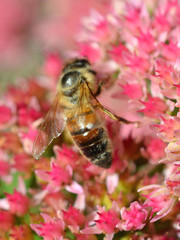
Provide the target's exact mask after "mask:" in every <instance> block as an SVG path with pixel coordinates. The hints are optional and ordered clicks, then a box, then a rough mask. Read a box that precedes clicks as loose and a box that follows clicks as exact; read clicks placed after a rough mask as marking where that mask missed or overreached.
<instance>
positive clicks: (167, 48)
mask: <svg viewBox="0 0 180 240" xmlns="http://www.w3.org/2000/svg"><path fill="white" fill-rule="evenodd" d="M161 47H162V49H161V53H162V55H163V56H164V58H166V59H168V60H170V61H175V60H176V59H177V58H178V57H179V55H180V48H179V47H178V44H177V43H176V44H175V43H173V42H172V41H171V42H170V43H169V44H165V43H162V46H161Z"/></svg>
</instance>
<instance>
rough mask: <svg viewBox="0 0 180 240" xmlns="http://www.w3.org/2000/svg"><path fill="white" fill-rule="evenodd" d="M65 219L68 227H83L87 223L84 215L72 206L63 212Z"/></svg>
mask: <svg viewBox="0 0 180 240" xmlns="http://www.w3.org/2000/svg"><path fill="white" fill-rule="evenodd" d="M63 219H64V221H65V223H66V224H67V225H70V226H79V227H81V226H82V225H83V224H84V223H85V217H84V215H83V214H82V213H81V212H80V211H79V209H76V208H75V207H73V206H70V207H69V208H68V210H67V211H63Z"/></svg>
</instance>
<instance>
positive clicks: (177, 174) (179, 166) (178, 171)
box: [165, 162, 180, 198]
mask: <svg viewBox="0 0 180 240" xmlns="http://www.w3.org/2000/svg"><path fill="white" fill-rule="evenodd" d="M165 184H166V186H167V187H168V188H169V190H170V192H172V193H173V195H174V196H177V197H178V198H179V197H180V163H179V162H177V163H175V164H174V166H173V169H172V172H171V174H170V175H169V176H168V177H167V179H166V181H165Z"/></svg>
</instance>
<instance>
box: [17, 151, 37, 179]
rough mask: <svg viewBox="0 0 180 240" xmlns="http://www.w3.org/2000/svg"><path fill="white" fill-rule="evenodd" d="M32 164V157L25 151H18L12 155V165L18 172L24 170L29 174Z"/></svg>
mask: <svg viewBox="0 0 180 240" xmlns="http://www.w3.org/2000/svg"><path fill="white" fill-rule="evenodd" d="M33 164H34V159H33V158H32V157H31V156H29V155H27V154H26V153H19V154H16V155H15V156H14V164H13V166H14V168H16V169H17V170H18V171H20V172H24V173H26V174H28V175H29V174H31V170H32V168H33Z"/></svg>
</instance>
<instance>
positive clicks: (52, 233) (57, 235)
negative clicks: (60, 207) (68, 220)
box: [31, 213, 65, 240]
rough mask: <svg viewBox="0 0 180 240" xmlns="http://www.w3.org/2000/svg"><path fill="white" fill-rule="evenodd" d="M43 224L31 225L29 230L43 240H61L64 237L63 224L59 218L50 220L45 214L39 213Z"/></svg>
mask: <svg viewBox="0 0 180 240" xmlns="http://www.w3.org/2000/svg"><path fill="white" fill-rule="evenodd" d="M41 216H42V217H43V219H44V221H45V222H44V223H41V224H31V228H32V229H33V230H34V231H35V232H36V233H37V234H38V235H39V236H41V237H43V238H44V240H54V239H57V240H62V239H63V236H64V227H65V226H64V222H63V221H62V220H61V219H59V218H55V217H54V218H51V217H50V216H49V215H48V214H46V213H41Z"/></svg>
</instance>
